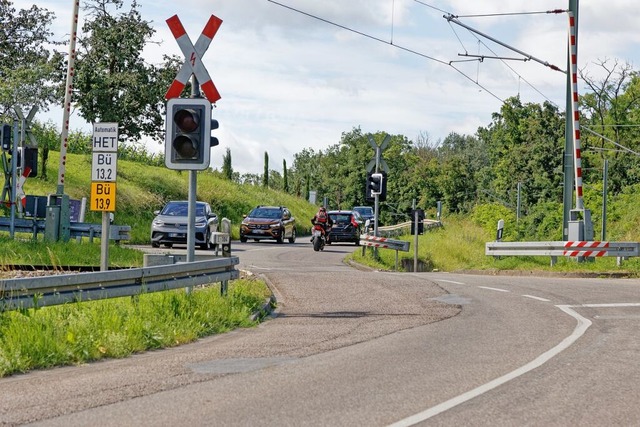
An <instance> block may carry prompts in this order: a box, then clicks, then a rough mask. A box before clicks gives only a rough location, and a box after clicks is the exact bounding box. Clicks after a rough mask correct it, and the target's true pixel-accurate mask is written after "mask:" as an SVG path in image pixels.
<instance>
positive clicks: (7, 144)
mask: <svg viewBox="0 0 640 427" xmlns="http://www.w3.org/2000/svg"><path fill="white" fill-rule="evenodd" d="M0 141H2V150H3V151H10V150H11V125H7V124H3V125H2V126H0Z"/></svg>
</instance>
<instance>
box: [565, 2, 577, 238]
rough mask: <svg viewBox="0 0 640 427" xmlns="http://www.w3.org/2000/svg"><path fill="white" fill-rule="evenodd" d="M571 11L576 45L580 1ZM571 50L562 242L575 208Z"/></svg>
mask: <svg viewBox="0 0 640 427" xmlns="http://www.w3.org/2000/svg"><path fill="white" fill-rule="evenodd" d="M569 11H570V12H572V13H573V16H574V19H575V27H576V34H575V37H576V43H577V42H578V0H569ZM570 70H571V49H570V46H567V89H566V104H565V127H564V137H565V139H564V168H563V169H564V188H563V189H562V206H563V210H562V240H563V241H565V242H566V241H568V240H569V219H570V218H571V210H572V208H573V184H574V176H573V175H574V171H573V168H574V165H573V124H572V117H571V113H570V112H571V110H572V104H571V103H572V100H571V97H572V95H573V90H572V82H571V72H570Z"/></svg>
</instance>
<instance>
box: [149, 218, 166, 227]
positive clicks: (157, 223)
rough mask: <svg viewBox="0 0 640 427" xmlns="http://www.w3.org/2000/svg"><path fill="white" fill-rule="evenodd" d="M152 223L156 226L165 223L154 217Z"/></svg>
mask: <svg viewBox="0 0 640 427" xmlns="http://www.w3.org/2000/svg"><path fill="white" fill-rule="evenodd" d="M152 224H153V225H155V226H156V227H162V226H163V225H164V222H163V221H162V220H159V219H154V220H153V222H152Z"/></svg>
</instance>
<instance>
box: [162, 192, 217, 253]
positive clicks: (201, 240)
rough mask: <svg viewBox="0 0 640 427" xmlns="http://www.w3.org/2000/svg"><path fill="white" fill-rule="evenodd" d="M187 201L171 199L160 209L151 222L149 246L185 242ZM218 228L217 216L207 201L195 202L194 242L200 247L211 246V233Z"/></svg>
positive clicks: (184, 243)
mask: <svg viewBox="0 0 640 427" xmlns="http://www.w3.org/2000/svg"><path fill="white" fill-rule="evenodd" d="M188 210H189V202H187V201H171V202H168V203H167V204H166V205H165V206H164V207H163V208H162V210H160V211H155V212H154V214H155V215H156V217H155V218H154V219H153V222H152V223H151V246H153V247H154V248H158V247H160V245H165V246H166V247H168V248H170V247H172V246H173V245H174V244H183V245H186V244H187V224H188ZM217 230H218V216H217V215H216V214H215V213H213V212H212V211H211V206H210V205H209V203H205V202H196V223H195V232H196V239H195V243H196V245H198V246H199V247H200V249H210V248H211V233H214V232H216V231H217Z"/></svg>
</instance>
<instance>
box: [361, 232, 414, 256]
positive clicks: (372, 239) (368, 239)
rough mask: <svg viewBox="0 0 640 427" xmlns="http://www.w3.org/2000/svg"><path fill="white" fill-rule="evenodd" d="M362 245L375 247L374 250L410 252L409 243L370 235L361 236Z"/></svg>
mask: <svg viewBox="0 0 640 427" xmlns="http://www.w3.org/2000/svg"><path fill="white" fill-rule="evenodd" d="M360 244H361V245H364V246H373V247H374V248H384V249H394V250H396V251H403V252H408V251H409V242H406V241H404V240H394V239H389V238H388V237H376V236H372V235H370V234H362V235H361V236H360Z"/></svg>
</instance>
